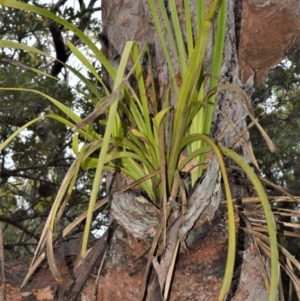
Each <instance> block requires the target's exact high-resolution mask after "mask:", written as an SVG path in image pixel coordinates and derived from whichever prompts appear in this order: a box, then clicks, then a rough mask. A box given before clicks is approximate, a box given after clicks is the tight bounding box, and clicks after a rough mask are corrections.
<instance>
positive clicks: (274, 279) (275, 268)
mask: <svg viewBox="0 0 300 301" xmlns="http://www.w3.org/2000/svg"><path fill="white" fill-rule="evenodd" d="M220 148H221V151H222V153H223V154H224V155H225V156H227V157H229V158H230V159H232V160H233V161H235V162H236V163H237V164H238V165H239V166H240V167H241V168H242V169H243V171H244V172H245V173H246V175H247V177H248V178H249V179H250V181H251V182H252V184H253V186H254V188H255V191H256V192H257V194H258V196H259V198H260V201H261V204H262V207H263V210H264V213H265V216H266V221H267V225H268V232H269V237H270V248H271V279H270V292H269V299H268V300H269V301H275V300H276V295H277V285H278V281H279V257H278V248H277V236H276V235H277V232H276V223H275V221H274V217H273V214H272V209H271V206H270V204H269V200H268V197H267V195H266V192H265V189H264V187H263V185H262V184H261V182H260V180H259V178H258V177H257V175H256V174H255V173H254V171H253V169H252V168H251V167H250V166H249V164H248V163H247V162H246V161H245V159H243V158H242V157H241V156H240V155H238V154H237V153H235V152H234V151H232V150H230V149H228V148H226V147H223V146H220ZM225 280H226V279H225ZM226 293H227V291H226V290H225V288H224V289H223V287H222V291H221V292H220V295H219V300H223V298H224V296H225V295H226Z"/></svg>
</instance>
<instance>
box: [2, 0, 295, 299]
mask: <svg viewBox="0 0 300 301" xmlns="http://www.w3.org/2000/svg"><path fill="white" fill-rule="evenodd" d="M177 5H179V6H182V5H183V4H182V1H178V2H177ZM179 11H181V15H180V16H179V17H180V19H181V20H184V13H183V10H179ZM191 11H193V9H191ZM194 11H195V10H194ZM271 12H272V13H271ZM299 13H300V4H299V2H298V1H296V0H295V1H279V0H274V1H259V0H257V1H255V0H244V1H239V0H236V1H233V0H232V1H230V0H229V1H228V11H227V18H228V22H227V30H226V33H227V34H226V41H225V51H224V63H223V66H222V74H221V79H220V81H221V82H231V83H235V84H237V85H239V86H240V87H242V88H243V89H244V90H245V91H246V93H248V94H249V95H250V94H251V92H252V86H253V79H254V77H255V75H256V77H257V80H258V81H259V82H262V81H263V78H264V76H265V72H266V71H267V70H268V68H270V67H271V66H273V65H274V64H276V63H277V62H279V61H280V60H281V59H282V58H283V55H284V51H285V50H287V49H289V48H290V47H292V46H293V44H295V43H296V42H298V41H299V39H300V37H299V31H298V30H297V28H299V26H300V20H299V18H297V16H298V15H299ZM102 16H103V34H102V40H103V41H104V40H105V41H104V42H103V47H104V51H105V54H106V55H107V57H108V58H109V59H110V60H111V61H112V62H113V63H114V64H115V65H117V63H118V58H119V54H120V53H121V52H122V50H123V47H124V45H125V42H126V41H128V40H135V41H138V42H139V43H140V44H144V43H149V45H150V49H151V52H152V55H153V59H154V60H153V61H154V66H155V67H154V69H155V70H156V74H155V77H156V82H157V85H158V95H159V97H160V99H163V98H164V95H165V93H166V90H167V87H168V85H169V77H168V72H167V66H166V62H165V60H164V55H163V53H162V49H161V47H160V43H159V39H158V36H157V33H156V30H155V28H154V24H153V21H152V18H151V14H150V11H149V8H148V5H147V0H135V1H130V0H128V1H116V0H114V1H111V0H103V1H102ZM193 18H195V16H193ZM194 21H195V20H194ZM266 25H267V26H266ZM287 30H289V32H287ZM209 62H210V52H209V51H208V54H207V64H206V65H207V66H206V68H208V66H209ZM173 63H174V65H175V70H177V80H178V82H180V81H181V79H180V76H179V71H178V65H176V64H177V63H176V62H173ZM256 72H257V73H256ZM107 80H108V81H109V79H107ZM171 103H172V104H173V105H176V99H175V98H174V96H173V95H171ZM216 106H217V108H218V109H219V111H216V114H215V117H214V127H213V128H212V136H213V138H214V139H215V140H217V141H218V142H219V143H220V144H223V145H225V146H231V147H232V148H234V149H235V150H236V151H238V152H239V153H241V154H242V155H243V156H244V157H245V158H246V159H247V160H248V161H249V162H250V160H251V157H252V154H251V152H249V149H247V148H245V144H243V143H240V142H239V143H236V144H233V142H234V141H235V140H236V138H237V137H238V134H239V132H242V131H243V130H244V129H245V128H246V121H245V118H243V116H244V115H245V112H244V111H243V109H242V107H241V105H240V103H239V102H238V101H237V100H236V99H235V98H234V97H232V95H231V94H230V93H229V92H222V93H220V94H219V96H218V99H217V104H216ZM220 111H221V112H223V114H224V115H225V116H227V118H224V116H223V114H220V113H218V112H220ZM228 119H229V120H231V122H232V124H231V125H230V124H228ZM233 124H234V127H235V128H236V129H237V131H233V130H232V125H233ZM236 125H237V126H236ZM244 138H245V141H246V143H248V145H249V146H250V149H251V145H250V142H249V137H248V135H245V136H244ZM216 164H217V163H216V161H214V160H212V161H211V162H210V165H209V168H208V171H207V173H206V177H210V179H209V181H207V184H206V185H207V187H204V186H203V185H204V184H203V183H206V182H205V180H203V181H202V182H201V183H202V184H201V185H202V186H201V187H200V186H199V187H198V188H196V189H195V191H194V192H193V194H192V196H191V197H190V199H193V198H196V197H198V196H199V195H200V194H201V191H202V190H203V189H204V188H205V190H209V189H211V200H210V202H209V203H208V204H207V206H206V208H203V210H204V211H203V214H202V216H201V218H200V219H199V220H198V221H196V222H195V225H194V228H193V229H192V231H191V232H190V234H189V236H188V238H187V245H188V253H187V252H186V251H184V250H183V251H181V252H180V254H179V256H178V259H177V264H176V269H175V274H174V278H173V282H172V288H171V293H170V300H217V298H218V294H219V290H220V287H221V283H222V278H223V275H224V269H225V262H226V256H227V226H226V221H225V220H224V218H223V216H224V212H225V208H224V207H223V205H222V202H221V193H220V188H219V190H218V191H215V187H216V186H218V187H220V185H219V182H218V181H219V180H218V172H214V168H215V166H216ZM213 172H214V173H213ZM243 193H244V192H243ZM236 194H240V191H238V192H236ZM241 196H247V194H246V195H245V194H244V195H239V197H241ZM204 220H206V221H205V222H204ZM106 244H107V240H104V239H103V244H102V245H101V244H98V245H95V246H94V248H96V249H94V250H93V249H92V251H91V252H92V253H93V254H96V253H97V252H98V253H97V254H100V253H101V254H103V253H104V251H103V250H104V249H105V248H106V246H107V245H106ZM147 248H148V244H147V243H146V242H143V241H138V240H137V239H135V238H134V237H133V236H132V235H131V233H127V232H126V231H125V230H124V229H122V227H116V228H115V229H114V233H113V236H112V237H110V243H109V246H108V249H107V253H106V257H105V258H104V266H103V269H102V270H101V274H100V277H99V279H98V278H97V277H96V275H97V268H98V267H99V265H100V262H101V259H102V258H101V257H102V256H98V257H97V256H96V255H95V257H94V258H93V260H94V261H93V264H94V266H95V269H94V270H93V272H92V273H91V274H90V276H89V278H88V280H87V282H86V283H85V286H84V288H83V291H82V295H81V299H80V298H79V299H78V300H102V301H103V300H125V301H126V300H137V299H138V296H139V291H140V286H141V283H142V280H143V276H144V269H145V265H146V262H147V254H146V255H143V253H144V252H145V250H146V249H147ZM67 257H68V259H69V260H71V261H72V256H71V255H68V256H67ZM65 259H66V256H64V259H63V260H62V261H61V269H62V271H61V274H62V275H64V276H65V278H64V282H65V283H64V285H65V287H64V289H63V286H59V285H57V284H55V283H54V281H52V280H51V276H50V272H49V271H48V272H47V271H46V269H47V267H46V265H44V266H43V267H42V268H41V269H40V270H39V271H38V272H37V273H36V274H35V275H34V276H33V277H32V281H31V282H30V284H29V286H28V287H26V288H24V289H23V295H20V290H19V289H18V285H19V284H20V282H19V280H18V279H16V278H15V277H14V276H13V275H14V274H15V273H20V269H21V270H24V269H25V268H26V267H25V266H24V264H25V261H24V262H22V264H17V263H14V264H12V265H8V266H7V267H6V272H7V279H8V285H7V291H8V295H9V296H13V297H11V298H12V299H11V300H57V298H61V299H60V300H63V299H64V298H65V299H64V300H73V299H71V297H70V296H71V295H72V290H74V283H76V282H74V280H72V277H74V276H72V275H71V273H70V272H69V269H68V265H67V264H66V260H65ZM20 274H21V273H20ZM261 274H262V273H261V263H260V259H259V255H258V252H257V250H256V249H255V247H254V246H253V242H252V240H251V238H250V237H249V236H247V235H245V234H242V233H238V251H237V260H236V268H235V274H234V279H233V285H232V290H231V291H230V293H229V296H228V299H230V300H262V301H265V300H267V289H266V287H265V283H264V279H263V277H262V275H261ZM69 281H71V282H72V281H73V282H72V284H71V285H68V286H66V284H67V283H68V282H69ZM69 284H70V283H69ZM95 287H96V289H95V290H94V288H95ZM9 290H10V291H9ZM150 290H151V287H150ZM62 291H63V293H61V292H62ZM43 294H44V295H43ZM33 295H35V296H36V299H26V298H29V297H28V296H32V297H33ZM26 296H27V297H26ZM149 296H150V294H149ZM51 298H52V299H51ZM72 298H73V297H72ZM149 298H150V297H149ZM8 300H10V299H9V298H8ZM74 300H75V297H74ZM149 300H153V299H149ZM156 300H159V299H158V298H157V299H156Z"/></svg>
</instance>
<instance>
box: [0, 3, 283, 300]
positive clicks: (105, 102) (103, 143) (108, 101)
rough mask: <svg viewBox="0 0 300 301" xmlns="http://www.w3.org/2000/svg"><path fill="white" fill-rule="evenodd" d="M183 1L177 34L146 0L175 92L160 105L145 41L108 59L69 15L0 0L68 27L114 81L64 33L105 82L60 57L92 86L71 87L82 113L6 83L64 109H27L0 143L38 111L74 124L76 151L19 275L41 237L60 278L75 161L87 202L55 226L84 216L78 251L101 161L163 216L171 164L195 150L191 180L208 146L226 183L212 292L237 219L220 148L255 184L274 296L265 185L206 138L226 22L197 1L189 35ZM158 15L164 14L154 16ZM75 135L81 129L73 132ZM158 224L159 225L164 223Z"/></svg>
mask: <svg viewBox="0 0 300 301" xmlns="http://www.w3.org/2000/svg"><path fill="white" fill-rule="evenodd" d="M184 3H185V15H186V23H185V35H184V34H183V33H182V30H181V26H180V24H179V20H178V14H177V10H176V9H177V8H176V5H175V1H171V2H170V9H171V20H169V16H168V13H167V11H166V8H165V5H164V1H163V0H158V7H155V5H154V1H150V0H149V1H148V4H149V7H150V10H151V13H152V16H153V20H154V23H155V25H156V28H157V32H158V34H159V36H160V41H161V45H162V47H163V49H164V54H165V57H166V61H167V63H168V70H169V73H170V77H171V81H170V89H172V90H173V91H174V92H175V94H176V98H177V100H178V102H177V105H176V107H172V106H170V105H169V99H168V97H169V95H167V96H166V99H164V100H163V101H162V103H161V104H158V99H157V97H156V95H155V83H154V79H153V77H152V76H151V70H152V68H153V67H152V65H151V57H150V54H149V48H148V46H147V45H145V46H144V47H143V48H140V47H139V46H138V45H137V43H135V42H134V41H129V42H127V43H126V45H125V47H124V50H123V52H122V54H121V59H120V63H119V65H118V68H117V69H115V68H114V67H113V66H112V65H111V64H110V62H109V61H108V60H107V59H106V58H105V56H104V55H103V53H102V52H101V50H99V49H98V47H97V46H96V45H95V44H94V43H93V42H92V41H91V40H90V39H89V38H88V37H87V36H86V35H85V34H84V33H82V32H81V31H80V30H78V29H77V28H76V27H75V26H74V25H72V24H70V23H69V22H67V21H65V20H63V19H61V18H60V17H58V16H56V15H54V14H52V13H50V12H48V11H45V10H43V9H41V8H39V7H36V6H32V5H29V4H26V3H22V2H18V1H13V0H10V1H8V0H0V4H2V5H6V6H9V7H13V8H18V9H24V10H27V11H30V12H32V13H38V14H40V15H42V16H44V17H47V18H49V19H51V20H52V21H54V22H57V23H59V24H61V25H63V26H64V27H65V28H67V29H69V30H71V31H73V32H74V33H76V35H77V36H78V37H79V38H80V39H81V41H82V42H83V43H85V45H86V46H87V47H88V48H89V49H90V51H91V52H92V53H93V55H94V56H95V58H96V59H97V60H98V61H99V62H100V63H101V64H102V67H103V68H104V69H105V70H106V71H107V73H108V74H109V76H110V77H111V78H112V80H113V83H114V84H113V89H112V91H111V92H110V91H109V89H108V87H106V85H105V84H104V82H103V80H102V78H101V77H100V76H99V74H98V72H97V70H96V69H95V68H94V66H93V65H92V64H91V63H90V62H89V60H88V59H87V58H86V57H85V56H84V55H83V54H82V53H81V52H80V51H78V49H77V48H76V47H75V46H74V45H73V44H72V43H71V42H70V41H68V42H67V45H68V47H69V49H70V50H71V51H72V53H73V54H74V55H75V56H76V57H77V58H78V59H79V61H80V62H81V64H82V66H84V67H85V68H86V69H87V70H88V71H89V72H91V74H93V75H94V76H95V78H96V79H97V80H98V83H99V84H100V85H101V86H102V89H101V91H105V95H102V94H101V93H99V91H98V89H97V87H96V86H95V85H94V84H92V83H91V82H89V81H88V80H87V79H86V78H85V77H84V76H83V75H82V74H81V73H80V72H78V71H76V70H75V69H73V68H72V67H71V66H69V65H67V64H64V66H65V67H66V68H68V69H69V70H70V71H71V72H72V73H73V74H74V75H75V76H77V77H78V78H79V79H80V80H81V82H82V83H83V84H85V85H86V87H87V88H88V89H89V90H90V91H91V94H87V93H83V92H82V91H78V93H83V95H84V97H86V98H87V99H89V100H90V101H91V102H92V103H94V105H95V109H94V111H93V112H92V113H91V114H89V115H88V116H86V117H85V118H83V119H81V118H80V117H79V116H78V115H77V114H76V113H75V112H73V111H72V110H71V109H70V108H67V107H66V106H64V105H63V104H62V103H61V102H59V101H58V100H56V99H53V98H52V97H50V96H48V95H45V94H43V93H41V92H39V91H33V90H29V89H26V87H25V88H16V87H12V88H11V89H13V90H14V91H18V90H19V91H27V92H32V93H38V94H40V95H41V96H43V97H45V98H46V99H48V100H49V101H51V102H52V103H53V104H54V105H56V106H57V107H59V108H60V109H61V111H62V113H63V114H64V116H65V117H62V116H58V115H55V114H48V115H46V116H43V117H39V118H36V119H35V120H32V121H30V122H28V123H27V124H25V125H24V126H23V127H21V128H19V129H18V130H17V131H16V132H15V133H14V134H13V135H12V136H11V137H10V138H9V139H7V140H6V141H5V142H4V143H3V144H1V149H3V148H4V147H5V146H6V145H7V144H8V143H10V142H11V141H12V139H13V138H14V137H15V136H16V135H18V134H19V133H20V132H21V131H22V130H23V129H25V128H27V127H28V126H30V125H31V124H33V123H34V122H37V121H38V120H39V119H41V118H54V119H56V120H58V121H60V122H62V123H63V124H65V125H67V126H68V127H70V128H71V129H73V131H75V132H77V133H75V134H74V136H73V143H72V149H73V152H74V154H75V155H76V158H75V159H74V162H73V164H72V165H71V167H70V169H69V171H68V173H67V174H66V176H65V178H64V181H63V183H62V185H61V187H60V189H59V191H58V194H57V196H56V199H55V201H54V204H53V206H52V209H51V212H50V214H49V217H48V220H47V222H46V225H45V227H44V230H43V233H42V235H41V238H40V242H39V244H38V247H37V249H36V252H35V257H34V259H33V262H32V265H31V269H30V271H29V273H28V275H27V277H26V279H25V281H24V283H25V282H26V281H27V280H28V277H29V276H30V275H31V274H32V273H33V271H34V269H35V268H36V267H37V265H38V263H39V262H40V261H41V260H42V258H43V256H44V255H43V254H44V253H42V255H39V254H40V252H41V251H42V248H43V242H44V241H46V253H47V256H48V262H49V265H50V268H51V271H52V274H53V276H54V277H55V279H56V280H58V281H61V276H60V274H59V271H58V268H57V266H56V263H55V259H54V254H53V245H52V244H53V242H52V240H53V239H52V236H53V233H54V231H55V226H56V224H57V223H58V221H59V220H60V218H61V216H62V212H63V210H64V208H65V206H66V205H67V202H68V196H69V195H70V194H71V192H72V189H73V187H74V185H75V183H76V179H77V177H78V174H79V171H80V169H83V170H88V169H95V177H94V183H93V188H92V192H91V197H90V202H89V206H88V210H87V212H86V213H85V214H83V215H82V216H81V217H80V218H79V219H77V220H76V221H74V223H72V224H71V225H69V226H68V227H67V228H66V229H65V230H64V232H63V235H67V234H68V233H69V232H70V231H71V230H72V227H74V226H75V225H77V224H78V223H79V222H81V221H82V220H84V219H86V224H85V230H84V236H83V242H82V248H81V252H80V257H81V258H83V257H84V256H85V252H86V248H87V240H88V235H89V232H90V225H91V222H92V216H93V212H94V210H95V209H98V208H100V207H101V206H102V205H103V204H105V203H107V201H108V197H106V198H104V199H103V200H100V201H99V202H97V197H98V190H99V187H100V185H101V183H102V181H103V175H104V173H105V171H106V170H110V171H117V172H121V173H123V174H125V175H126V176H128V177H130V178H131V179H132V180H133V182H132V183H131V184H129V185H128V187H124V189H123V190H125V189H128V188H130V187H132V186H133V185H137V184H138V185H140V186H141V187H142V189H143V191H144V192H145V194H146V195H147V197H148V199H149V200H150V201H152V202H153V203H154V204H155V205H156V206H157V207H158V208H159V209H160V210H161V212H162V216H163V219H162V220H163V221H164V222H165V223H166V221H167V217H168V214H169V213H168V208H167V202H168V199H169V198H170V196H171V195H172V193H173V194H174V195H172V196H174V197H175V198H176V197H177V195H178V192H177V190H178V191H179V190H180V188H177V189H175V188H174V187H177V186H178V187H179V186H180V184H178V181H179V182H180V181H181V179H180V176H179V172H180V171H182V170H184V169H185V167H186V166H187V164H188V163H189V162H191V161H193V160H195V162H196V164H197V165H198V167H197V168H196V171H195V172H193V173H192V174H191V178H192V185H193V184H194V183H195V182H196V180H197V179H198V178H199V177H200V176H201V175H202V172H203V165H204V161H205V157H206V154H207V153H214V154H215V156H216V157H217V160H218V163H219V165H220V170H221V173H222V177H223V181H224V186H225V193H226V200H227V210H228V232H229V245H228V259H227V264H226V271H225V275H224V281H223V285H222V288H221V291H220V295H219V300H223V299H224V298H225V296H226V294H227V292H228V291H229V288H230V285H231V279H232V276H233V269H234V262H235V253H236V237H235V235H236V229H235V228H236V225H235V222H234V210H233V201H232V197H231V192H230V188H229V183H228V179H227V175H226V169H225V163H224V160H223V157H224V156H227V157H229V158H230V159H232V160H233V161H235V162H236V163H237V165H238V166H240V167H241V168H242V169H243V171H244V172H245V173H246V174H247V176H248V177H249V179H250V180H251V181H252V183H253V185H254V186H255V189H256V190H257V192H258V195H259V199H260V202H261V205H262V208H263V211H264V214H265V220H266V225H267V231H268V234H269V236H268V241H267V242H266V244H267V245H268V248H269V252H268V253H269V254H270V258H271V277H270V290H269V300H270V301H271V300H275V299H276V292H277V283H278V248H277V240H276V229H275V228H276V227H275V222H274V219H273V215H272V211H271V207H270V205H269V202H268V198H267V195H266V193H265V190H264V188H263V186H262V184H261V182H260V181H259V179H258V177H257V176H256V174H255V173H254V172H253V170H252V168H250V166H249V165H248V164H247V163H246V162H245V160H244V159H243V158H242V157H240V156H239V155H238V154H236V153H235V152H233V151H232V150H230V149H228V148H225V147H220V146H218V145H217V144H215V143H214V141H213V140H212V139H211V138H209V132H210V127H211V121H212V116H213V113H214V102H215V98H216V93H217V91H218V80H217V79H218V77H219V74H220V68H221V63H222V55H223V45H224V36H225V28H226V26H225V24H226V7H227V6H226V1H225V0H223V1H217V0H213V1H212V2H211V4H210V6H209V8H208V9H207V10H206V14H205V3H204V1H197V36H196V39H194V34H193V31H192V25H191V22H190V21H191V19H192V18H191V13H190V10H189V7H190V5H189V1H184ZM218 3H219V5H218V17H217V29H216V38H215V41H214V45H213V55H212V67H211V74H210V76H209V77H208V80H209V85H208V87H209V89H207V90H208V91H206V89H205V87H206V80H207V77H206V76H205V74H204V71H203V70H204V68H203V66H204V60H205V54H206V51H207V44H208V40H209V36H210V34H211V31H212V19H213V18H214V15H215V11H216V6H217V4H218ZM159 20H163V25H162V24H161V23H160V22H159ZM162 26H165V28H166V30H167V33H168V40H170V41H171V45H167V42H166V38H165V37H164V35H163V28H162ZM184 37H186V41H185V40H184ZM185 43H186V44H187V51H186V49H185ZM0 46H1V47H7V48H18V49H23V50H25V51H28V52H33V53H36V54H39V55H46V56H47V55H48V54H46V53H44V52H42V51H40V50H38V49H36V48H35V47H30V46H27V45H24V44H20V43H16V42H12V41H0ZM168 47H171V48H172V51H173V53H174V55H175V56H176V57H177V61H178V62H179V66H180V75H181V78H182V85H181V86H180V87H179V86H178V84H177V81H176V79H175V73H174V66H172V62H171V59H170V54H169V48H168ZM145 56H147V57H148V60H147V62H148V64H149V65H148V66H147V67H148V69H149V70H150V71H149V76H150V79H151V81H150V84H149V83H148V86H147V87H146V85H145V78H144V77H143V66H142V63H141V59H142V57H145ZM129 66H131V67H129ZM30 70H31V71H34V72H38V73H40V74H41V75H42V76H49V75H48V74H46V73H44V72H41V71H39V70H36V69H33V68H30ZM131 76H133V77H135V78H136V82H137V88H136V89H133V88H132V87H131V85H130V83H129V77H131ZM149 87H150V88H151V89H152V93H151V95H152V96H151V97H152V99H151V100H150V99H149V95H148V93H147V89H149ZM222 88H224V89H228V90H230V89H232V90H235V92H236V93H239V91H236V89H234V88H232V87H230V86H223V87H222ZM2 90H5V89H2ZM6 90H9V89H6ZM102 113H105V114H106V115H107V118H106V120H105V121H101V122H102V123H103V124H104V125H105V132H104V135H103V136H100V135H99V134H98V133H96V132H95V131H94V130H93V126H92V124H93V123H94V122H96V121H95V120H96V118H97V117H98V116H100V115H101V114H102ZM169 115H173V116H174V118H169ZM97 120H98V119H97ZM167 130H168V132H167ZM78 135H80V137H81V138H80V139H79V136H78ZM82 141H84V142H85V143H83V142H82ZM186 150H187V153H186V155H185V156H183V153H184V151H186ZM178 179H179V180H178ZM176 185H177V186H176ZM174 190H175V193H174ZM180 191H181V193H180V194H179V195H180V197H179V198H180V199H181V201H182V202H183V201H184V199H186V197H187V196H186V195H185V192H184V189H181V190H180ZM184 210H186V208H184V207H183V214H184ZM164 230H165V229H164ZM162 232H164V233H165V231H162ZM164 235H165V234H164ZM164 240H165V238H164ZM177 251H178V249H177ZM177 251H176V252H177ZM175 257H176V253H175V254H174V258H175ZM171 273H172V271H171ZM168 290H169V283H167V284H166V286H165V291H164V295H165V297H166V296H168ZM142 295H143V294H141V296H142ZM141 298H142V297H141Z"/></svg>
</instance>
